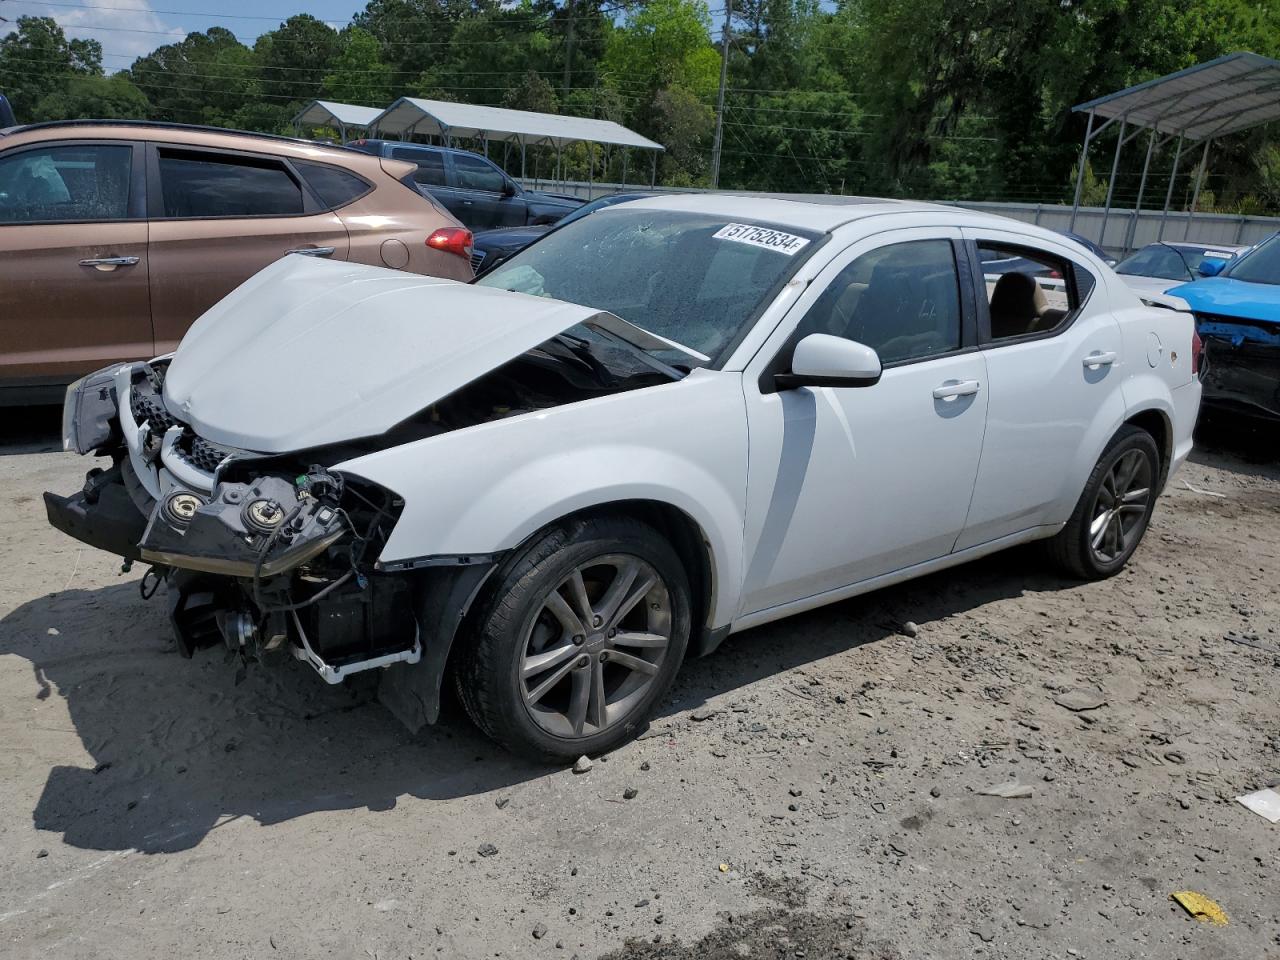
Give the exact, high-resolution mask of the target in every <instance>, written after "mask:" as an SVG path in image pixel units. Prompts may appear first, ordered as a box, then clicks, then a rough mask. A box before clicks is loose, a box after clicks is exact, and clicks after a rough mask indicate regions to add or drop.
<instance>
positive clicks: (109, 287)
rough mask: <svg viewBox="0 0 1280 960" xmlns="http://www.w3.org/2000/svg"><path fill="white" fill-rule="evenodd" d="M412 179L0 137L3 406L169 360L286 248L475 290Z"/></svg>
mask: <svg viewBox="0 0 1280 960" xmlns="http://www.w3.org/2000/svg"><path fill="white" fill-rule="evenodd" d="M415 169H416V168H415V167H414V165H413V164H411V163H404V162H401V161H396V160H388V159H380V158H378V157H374V156H370V155H369V154H366V153H361V152H359V151H356V150H348V149H345V148H342V147H329V146H323V145H320V144H315V143H310V142H307V141H302V140H290V139H287V138H284V137H269V136H261V135H255V134H246V133H236V132H233V131H228V130H215V129H208V128H200V127H184V126H178V125H172V124H159V123H138V122H118V123H117V122H104V121H73V122H65V123H46V124H36V125H32V126H26V127H10V128H9V129H7V130H0V405H4V404H6V403H30V402H41V401H56V400H58V399H59V398H60V396H61V389H62V387H63V386H64V385H65V384H67V383H68V382H70V381H71V380H73V379H75V378H76V377H79V376H81V375H82V374H85V373H87V372H89V371H92V370H96V369H98V368H100V367H103V366H105V365H108V364H110V363H113V362H115V361H117V360H137V359H145V358H148V357H153V356H157V355H159V354H163V353H167V352H168V351H170V350H172V349H173V348H174V346H175V345H176V344H177V342H178V340H179V339H180V338H181V337H182V335H183V333H184V332H185V331H186V329H187V328H188V327H189V326H190V325H191V323H192V322H193V321H194V320H195V319H196V317H198V316H200V314H201V313H203V312H204V311H205V310H206V309H208V308H209V307H210V306H212V305H213V304H214V303H215V302H217V301H218V300H220V299H221V298H222V297H224V296H225V295H226V294H227V293H229V292H230V291H231V290H232V289H233V288H235V287H236V286H237V285H239V284H240V283H241V282H242V281H244V280H245V279H247V278H248V277H250V276H251V275H252V274H254V273H256V272H257V271H259V270H261V269H262V268H263V267H265V266H267V265H268V264H269V263H272V262H274V261H275V260H277V259H279V258H280V257H282V256H284V255H285V254H287V253H298V254H305V255H308V256H315V257H330V258H332V259H334V260H352V261H356V262H359V263H368V264H375V265H379V266H388V267H394V268H396V269H403V270H409V271H412V272H414V273H424V274H432V275H435V276H440V277H450V278H453V279H458V280H469V279H470V278H471V275H472V273H471V267H470V263H469V257H470V255H471V234H470V233H469V232H468V231H467V230H466V229H465V228H463V227H462V225H461V224H460V223H459V222H458V221H457V220H455V219H454V218H453V217H452V216H451V215H450V214H449V213H448V212H447V211H445V210H444V209H443V208H442V207H438V206H436V205H435V203H433V201H431V200H430V199H429V198H427V197H424V196H422V194H421V193H419V192H418V190H417V189H415V188H414V186H413V181H412V175H413V173H414V171H415ZM259 359H264V358H259ZM268 362H269V360H268Z"/></svg>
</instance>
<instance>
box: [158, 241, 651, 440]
mask: <svg viewBox="0 0 1280 960" xmlns="http://www.w3.org/2000/svg"><path fill="white" fill-rule="evenodd" d="M588 321H592V322H593V325H598V326H601V327H604V328H606V329H610V330H612V331H613V332H615V333H617V334H619V335H622V336H624V337H625V338H627V339H630V340H631V341H632V342H633V343H639V344H640V345H641V346H649V345H650V344H649V343H647V342H645V337H646V336H648V337H649V338H650V339H653V340H657V339H658V338H654V337H652V335H646V334H645V333H644V331H641V330H640V329H639V328H637V327H632V326H631V325H630V324H626V323H625V321H621V320H619V319H618V318H616V317H613V316H612V315H610V314H602V313H601V312H600V311H598V310H595V309H592V308H590V307H582V306H577V305H575V304H571V303H565V302H563V301H560V300H551V299H548V298H545V297H533V296H527V295H525V294H520V293H510V292H508V291H505V290H497V289H491V288H486V287H476V286H471V285H468V284H464V283H457V282H455V281H451V280H440V279H437V278H434V277H422V276H416V275H414V274H409V273H401V272H398V271H395V270H384V269H382V268H380V267H367V266H361V265H359V264H350V263H329V262H326V261H323V260H316V259H313V258H311V257H302V256H289V257H284V258H283V259H281V260H279V261H277V262H276V263H274V264H272V265H271V266H269V267H267V268H266V269H265V270H263V271H261V272H260V273H258V274H256V275H255V276H253V277H252V278H250V279H249V280H247V281H246V282H245V283H243V284H242V285H241V286H239V287H238V288H236V289H235V290H234V291H233V292H232V293H231V294H229V295H228V296H227V297H226V298H225V299H224V300H222V301H221V302H219V303H218V304H216V305H215V306H213V307H212V308H211V309H210V310H209V311H208V312H206V313H205V314H204V315H203V316H202V317H200V319H199V320H197V321H196V322H195V324H194V325H193V326H192V327H191V329H190V331H188V333H187V335H186V337H184V338H183V340H182V343H181V344H180V345H179V346H178V350H177V352H176V353H175V354H174V357H173V361H172V363H171V364H170V366H169V371H168V373H167V374H166V377H165V382H164V398H165V403H166V405H167V406H168V407H169V409H170V410H172V411H173V413H174V414H175V415H177V416H178V417H179V418H181V419H182V420H184V421H186V422H187V423H188V424H190V425H191V427H192V428H193V429H194V430H195V431H196V433H198V434H199V435H201V436H203V437H205V438H207V439H209V440H211V441H213V442H214V443H217V444H221V445H224V446H230V447H238V448H240V449H243V450H252V451H256V452H258V453H285V452H289V451H293V450H303V449H306V448H308V447H317V446H322V445H324V444H329V443H337V442H340V441H344V440H351V439H355V438H358V437H368V436H375V435H377V434H380V433H384V432H386V431H387V430H389V429H390V428H391V427H393V426H395V425H396V424H397V423H400V422H401V421H403V420H405V419H406V418H408V417H410V416H412V415H413V414H415V413H417V412H418V411H420V410H422V409H424V408H426V407H428V406H430V405H431V404H432V403H434V402H435V401H437V400H439V399H441V398H442V397H445V396H447V395H448V394H450V393H452V392H454V391H455V390H457V389H459V388H460V387H463V386H465V385H466V384H468V383H470V382H471V381H472V380H475V379H476V378H477V377H480V376H482V375H483V374H485V373H487V372H488V371H490V370H493V369H494V368H496V367H499V366H501V365H502V364H504V363H506V362H507V361H509V360H512V359H514V358H515V357H517V356H519V355H520V354H522V353H524V352H525V351H526V350H530V349H532V348H533V347H536V346H537V345H538V344H540V343H543V342H544V341H546V340H548V339H550V338H551V337H553V336H555V335H556V334H558V333H561V332H563V331H564V330H567V329H569V328H570V327H572V326H574V325H575V324H579V323H584V322H588ZM626 331H630V333H631V334H632V335H631V336H627V333H626ZM661 343H662V344H664V345H665V344H666V343H667V342H666V341H661Z"/></svg>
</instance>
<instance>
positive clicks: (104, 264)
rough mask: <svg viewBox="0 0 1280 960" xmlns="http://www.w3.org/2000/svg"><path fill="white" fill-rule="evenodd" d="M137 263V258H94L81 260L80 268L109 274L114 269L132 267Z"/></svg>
mask: <svg viewBox="0 0 1280 960" xmlns="http://www.w3.org/2000/svg"><path fill="white" fill-rule="evenodd" d="M137 262H138V258H137V257H95V258H93V259H90V260H81V261H80V266H82V267H93V268H94V269H95V270H101V271H102V272H104V273H110V272H111V271H112V270H114V269H115V268H116V267H132V266H133V265H134V264H136V263H137Z"/></svg>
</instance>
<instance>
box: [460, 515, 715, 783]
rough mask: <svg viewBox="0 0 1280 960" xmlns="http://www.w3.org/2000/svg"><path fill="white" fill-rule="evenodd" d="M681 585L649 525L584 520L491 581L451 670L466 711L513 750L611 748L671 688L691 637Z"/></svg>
mask: <svg viewBox="0 0 1280 960" xmlns="http://www.w3.org/2000/svg"><path fill="white" fill-rule="evenodd" d="M690 622H691V617H690V600H689V585H688V578H687V576H686V574H685V570H684V567H683V565H682V564H681V562H680V559H679V557H678V556H677V555H676V553H675V551H674V550H673V549H672V548H671V546H670V544H668V543H667V542H666V541H665V540H664V539H663V538H662V537H661V535H660V534H658V532H657V531H656V530H654V529H653V528H652V527H650V526H648V525H647V524H644V523H641V522H639V521H635V520H631V519H628V518H600V519H586V520H581V521H575V522H572V523H570V524H569V525H567V526H566V527H564V528H556V529H553V530H550V531H548V532H546V533H544V534H542V535H541V536H539V537H538V538H536V539H535V540H534V541H533V542H531V543H530V544H529V545H527V546H526V547H525V548H524V549H523V550H521V551H520V553H519V554H518V555H517V556H515V557H513V558H512V559H511V560H509V561H508V562H507V563H506V564H504V566H503V567H502V568H500V569H499V570H498V571H497V572H496V574H495V581H494V584H493V587H492V588H491V590H490V592H489V594H488V596H487V600H486V602H485V603H484V604H483V606H482V607H481V609H480V611H479V613H478V616H477V619H476V622H475V631H474V634H473V636H472V638H471V640H472V642H471V643H470V645H469V646H468V648H467V649H466V650H465V652H464V653H463V657H462V661H461V663H460V664H459V669H458V670H457V672H456V674H455V675H456V677H457V684H458V693H459V696H460V697H461V699H462V702H463V704H464V706H465V707H466V710H467V713H468V714H469V715H470V716H471V718H472V720H474V721H475V723H476V725H477V726H479V727H480V729H482V730H483V731H484V732H485V733H487V734H488V735H489V736H490V737H492V738H493V739H495V740H497V741H498V742H499V743H501V744H503V745H504V746H506V747H507V748H509V749H511V750H512V751H514V752H516V753H520V754H526V755H533V756H537V757H541V758H544V759H550V760H569V759H573V758H575V757H578V756H580V755H582V754H594V753H601V752H604V751H607V750H611V749H613V748H614V747H616V746H618V745H619V744H621V743H623V742H624V741H626V740H627V739H629V738H630V737H631V736H632V735H634V733H636V732H637V731H638V730H639V729H640V727H641V725H642V724H643V722H644V720H645V719H646V718H647V717H648V715H649V713H650V711H651V710H652V709H653V707H654V705H655V704H656V703H657V702H658V700H659V699H660V698H661V697H662V696H663V694H664V693H666V691H667V690H668V688H669V687H670V686H671V681H672V680H673V679H674V677H675V674H676V671H677V670H678V669H679V667H680V663H681V661H682V660H683V659H684V652H685V648H686V646H687V644H688V639H689V630H690Z"/></svg>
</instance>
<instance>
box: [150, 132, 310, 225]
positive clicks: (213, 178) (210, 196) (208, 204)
mask: <svg viewBox="0 0 1280 960" xmlns="http://www.w3.org/2000/svg"><path fill="white" fill-rule="evenodd" d="M160 191H161V195H162V197H163V200H164V216H166V217H179V218H183V219H190V218H194V217H272V216H275V217H284V216H291V215H295V214H300V213H302V212H303V205H302V204H303V201H302V186H301V185H300V184H299V183H298V182H297V181H295V180H294V179H293V177H292V176H291V175H290V173H289V171H288V170H286V169H285V167H284V165H283V164H282V163H280V162H279V161H274V160H266V159H263V160H259V159H257V158H255V157H227V156H223V155H221V154H216V153H201V152H198V151H188V150H164V149H162V150H161V151H160Z"/></svg>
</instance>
